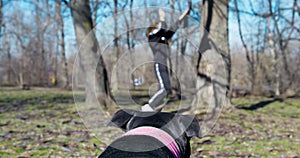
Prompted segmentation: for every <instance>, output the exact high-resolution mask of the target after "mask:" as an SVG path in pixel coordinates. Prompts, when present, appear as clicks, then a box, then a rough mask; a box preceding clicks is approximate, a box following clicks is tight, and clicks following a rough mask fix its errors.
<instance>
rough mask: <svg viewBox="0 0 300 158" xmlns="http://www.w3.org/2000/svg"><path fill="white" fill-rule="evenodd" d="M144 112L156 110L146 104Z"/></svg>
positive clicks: (143, 108)
mask: <svg viewBox="0 0 300 158" xmlns="http://www.w3.org/2000/svg"><path fill="white" fill-rule="evenodd" d="M142 111H154V109H153V108H152V107H151V106H150V105H149V104H145V105H144V106H142Z"/></svg>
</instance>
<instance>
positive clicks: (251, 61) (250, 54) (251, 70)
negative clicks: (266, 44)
mask: <svg viewBox="0 0 300 158" xmlns="http://www.w3.org/2000/svg"><path fill="white" fill-rule="evenodd" d="M234 6H235V9H236V10H237V11H236V16H237V21H238V27H239V36H240V39H241V41H242V44H243V47H244V49H245V52H246V59H247V62H248V71H249V73H250V91H251V92H252V93H253V91H254V85H255V79H256V73H255V61H254V54H253V51H251V50H249V48H248V46H247V44H246V42H245V39H244V36H243V32H242V26H241V18H240V12H239V11H238V10H239V7H238V3H237V0H234Z"/></svg>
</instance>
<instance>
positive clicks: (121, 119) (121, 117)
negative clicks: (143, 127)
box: [108, 110, 133, 130]
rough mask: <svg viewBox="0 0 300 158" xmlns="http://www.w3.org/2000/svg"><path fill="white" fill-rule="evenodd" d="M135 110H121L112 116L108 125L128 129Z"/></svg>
mask: <svg viewBox="0 0 300 158" xmlns="http://www.w3.org/2000/svg"><path fill="white" fill-rule="evenodd" d="M132 116H133V112H132V111H129V110H126V111H125V110H119V111H117V112H116V113H115V114H114V116H113V117H112V118H111V121H110V122H109V123H108V126H116V127H119V128H121V129H122V130H126V125H127V123H128V121H129V120H130V119H131V118H132Z"/></svg>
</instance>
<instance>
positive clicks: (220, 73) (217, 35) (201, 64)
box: [192, 0, 231, 133]
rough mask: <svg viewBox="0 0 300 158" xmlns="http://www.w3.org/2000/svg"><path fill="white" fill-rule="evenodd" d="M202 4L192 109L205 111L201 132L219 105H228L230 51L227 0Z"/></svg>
mask: <svg viewBox="0 0 300 158" xmlns="http://www.w3.org/2000/svg"><path fill="white" fill-rule="evenodd" d="M203 3H204V4H203V8H202V26H203V27H204V28H205V30H202V37H201V42H200V46H199V56H198V62H197V63H196V70H197V76H198V77H197V81H196V96H195V99H194V100H193V103H192V105H193V107H192V111H193V112H194V113H202V112H205V113H206V117H205V118H204V122H203V126H202V127H203V128H202V131H203V133H207V132H208V131H209V130H210V129H211V128H212V126H213V125H214V123H215V121H216V119H217V118H218V114H219V113H220V111H221V109H222V107H223V106H230V105H231V104H230V92H229V91H230V89H229V87H230V86H229V85H230V67H231V65H230V64H231V61H230V54H229V47H228V2H227V0H205V1H204V2H203Z"/></svg>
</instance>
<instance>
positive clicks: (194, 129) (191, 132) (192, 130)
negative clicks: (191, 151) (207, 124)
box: [181, 115, 202, 138]
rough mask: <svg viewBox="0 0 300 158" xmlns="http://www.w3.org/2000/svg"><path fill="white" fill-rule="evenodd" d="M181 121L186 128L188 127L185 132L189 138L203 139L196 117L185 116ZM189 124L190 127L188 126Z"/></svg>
mask: <svg viewBox="0 0 300 158" xmlns="http://www.w3.org/2000/svg"><path fill="white" fill-rule="evenodd" d="M191 120H192V121H191ZM181 121H182V123H183V125H184V126H185V127H187V128H186V130H185V133H186V135H187V137H190V138H191V137H194V136H196V137H198V138H201V137H202V133H201V129H200V125H199V122H198V121H197V119H196V118H195V116H187V115H185V116H184V117H182V119H181ZM188 123H189V125H187V124H188Z"/></svg>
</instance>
